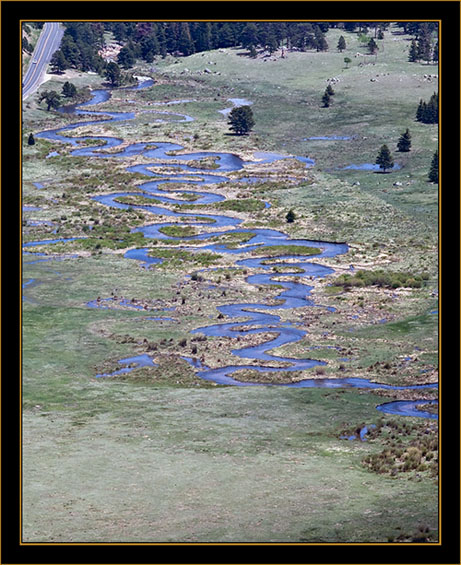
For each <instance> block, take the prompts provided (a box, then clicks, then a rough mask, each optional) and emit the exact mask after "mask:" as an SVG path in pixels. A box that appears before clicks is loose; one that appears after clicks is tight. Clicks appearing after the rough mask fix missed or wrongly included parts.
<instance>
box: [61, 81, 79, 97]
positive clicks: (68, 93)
mask: <svg viewBox="0 0 461 565" xmlns="http://www.w3.org/2000/svg"><path fill="white" fill-rule="evenodd" d="M61 93H62V95H63V96H65V97H66V98H73V97H74V96H75V95H76V94H77V88H76V86H75V84H72V83H71V82H69V81H66V82H65V83H64V84H63V86H62V92H61Z"/></svg>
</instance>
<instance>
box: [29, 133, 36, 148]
mask: <svg viewBox="0 0 461 565" xmlns="http://www.w3.org/2000/svg"><path fill="white" fill-rule="evenodd" d="M27 144H28V145H35V139H34V134H33V133H31V134H30V135H29V139H28V140H27Z"/></svg>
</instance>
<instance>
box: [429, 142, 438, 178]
mask: <svg viewBox="0 0 461 565" xmlns="http://www.w3.org/2000/svg"><path fill="white" fill-rule="evenodd" d="M428 178H429V180H430V181H431V182H435V183H438V182H439V151H438V149H437V151H436V152H435V153H434V156H433V157H432V162H431V168H430V170H429V175H428Z"/></svg>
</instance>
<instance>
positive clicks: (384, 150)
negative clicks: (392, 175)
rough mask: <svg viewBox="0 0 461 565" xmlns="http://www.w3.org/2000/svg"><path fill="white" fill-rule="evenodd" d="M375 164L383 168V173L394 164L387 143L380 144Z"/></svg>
mask: <svg viewBox="0 0 461 565" xmlns="http://www.w3.org/2000/svg"><path fill="white" fill-rule="evenodd" d="M376 164H377V165H379V168H380V169H382V170H383V173H385V172H386V169H392V167H393V166H394V160H393V159H392V155H391V152H390V151H389V147H388V146H387V145H382V146H381V149H380V150H379V153H378V156H377V157H376Z"/></svg>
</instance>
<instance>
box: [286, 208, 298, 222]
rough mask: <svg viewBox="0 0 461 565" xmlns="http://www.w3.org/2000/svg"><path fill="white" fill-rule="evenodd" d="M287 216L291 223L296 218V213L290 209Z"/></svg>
mask: <svg viewBox="0 0 461 565" xmlns="http://www.w3.org/2000/svg"><path fill="white" fill-rule="evenodd" d="M285 218H286V221H287V222H288V223H289V224H292V223H293V222H294V221H295V220H296V215H295V213H294V212H293V210H289V211H288V213H287V215H286V216H285Z"/></svg>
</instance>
